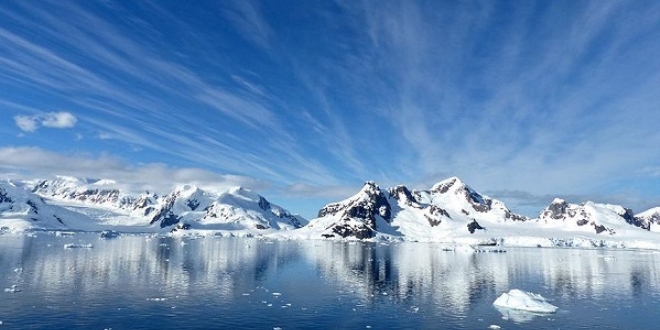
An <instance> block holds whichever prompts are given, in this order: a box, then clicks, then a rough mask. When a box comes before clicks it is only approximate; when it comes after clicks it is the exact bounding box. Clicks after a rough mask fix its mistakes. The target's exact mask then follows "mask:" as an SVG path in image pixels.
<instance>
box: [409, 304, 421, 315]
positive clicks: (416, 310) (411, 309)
mask: <svg viewBox="0 0 660 330" xmlns="http://www.w3.org/2000/svg"><path fill="white" fill-rule="evenodd" d="M410 312H411V313H413V314H415V313H417V312H419V307H417V306H411V307H410Z"/></svg>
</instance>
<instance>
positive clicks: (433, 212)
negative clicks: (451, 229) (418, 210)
mask: <svg viewBox="0 0 660 330" xmlns="http://www.w3.org/2000/svg"><path fill="white" fill-rule="evenodd" d="M428 212H429V214H430V216H429V215H426V214H425V215H424V217H425V218H426V221H428V222H429V225H431V227H435V226H437V225H439V224H441V223H442V219H441V218H440V217H441V216H445V217H447V218H450V219H451V216H450V215H449V212H447V210H445V209H443V208H440V207H437V206H435V205H430V206H429V207H428Z"/></svg>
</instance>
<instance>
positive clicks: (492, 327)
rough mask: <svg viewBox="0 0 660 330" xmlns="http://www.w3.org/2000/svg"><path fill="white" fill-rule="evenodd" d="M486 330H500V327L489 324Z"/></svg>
mask: <svg viewBox="0 0 660 330" xmlns="http://www.w3.org/2000/svg"><path fill="white" fill-rule="evenodd" d="M488 329H493V330H499V329H502V327H500V326H499V325H496V324H491V325H490V326H489V327H488Z"/></svg>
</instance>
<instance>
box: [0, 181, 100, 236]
mask: <svg viewBox="0 0 660 330" xmlns="http://www.w3.org/2000/svg"><path fill="white" fill-rule="evenodd" d="M90 222H91V219H89V218H88V217H87V216H85V215H83V214H79V213H76V212H72V211H69V210H67V209H65V208H63V207H59V206H55V205H49V204H48V203H46V201H45V200H44V199H43V198H42V197H40V196H38V195H36V194H33V193H31V192H30V191H29V190H27V189H26V188H25V187H24V186H22V185H21V184H20V183H15V182H9V181H0V228H2V230H3V231H6V230H26V229H30V228H34V227H37V228H47V229H66V228H72V227H74V228H79V229H87V228H89V227H88V225H87V224H88V223H90Z"/></svg>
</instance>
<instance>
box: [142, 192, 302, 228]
mask: <svg viewBox="0 0 660 330" xmlns="http://www.w3.org/2000/svg"><path fill="white" fill-rule="evenodd" d="M150 223H152V224H159V226H160V227H161V228H162V227H167V226H171V225H174V224H179V223H181V224H186V226H191V227H192V228H204V229H216V230H220V229H223V230H239V229H257V230H266V229H274V230H292V229H296V228H300V227H302V226H304V225H305V224H307V220H305V219H304V218H302V217H300V216H296V215H292V214H291V213H290V212H289V211H287V210H285V209H283V208H281V207H279V206H277V205H274V204H272V203H270V202H269V201H268V200H267V199H266V198H264V197H263V196H261V195H258V194H256V193H254V192H252V191H251V190H249V189H246V188H242V187H235V188H232V189H230V190H228V191H226V192H224V193H222V194H220V195H219V196H217V197H216V196H213V195H211V194H209V193H208V192H206V191H203V190H201V189H200V188H198V187H195V186H190V185H186V186H181V187H177V188H176V189H174V190H173V191H172V192H171V193H170V194H168V195H167V196H165V197H164V199H163V203H162V204H161V206H160V208H159V209H158V211H157V212H156V215H155V216H154V217H153V218H152V220H151V222H150Z"/></svg>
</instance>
